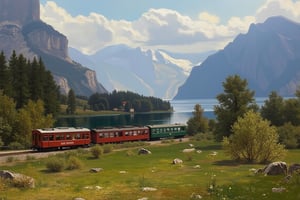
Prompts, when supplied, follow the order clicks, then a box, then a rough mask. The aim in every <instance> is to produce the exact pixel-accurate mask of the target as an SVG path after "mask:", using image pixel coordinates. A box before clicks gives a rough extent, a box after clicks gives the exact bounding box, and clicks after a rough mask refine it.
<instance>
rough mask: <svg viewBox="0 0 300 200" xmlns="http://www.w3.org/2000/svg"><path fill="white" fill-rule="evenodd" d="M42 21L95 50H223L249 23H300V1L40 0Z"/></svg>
mask: <svg viewBox="0 0 300 200" xmlns="http://www.w3.org/2000/svg"><path fill="white" fill-rule="evenodd" d="M40 2H41V19H42V20H43V21H45V22H46V23H48V24H50V25H52V26H53V27H54V28H55V29H56V30H58V31H59V32H61V33H63V34H64V35H66V36H67V37H68V40H69V46H71V47H74V48H76V49H78V50H80V51H82V52H83V53H86V54H93V53H95V52H96V51H98V50H99V49H101V48H103V47H106V46H110V45H117V44H126V45H128V46H131V47H143V48H147V49H165V50H169V51H170V50H171V51H176V52H205V51H211V50H218V49H222V48H224V46H225V45H226V44H228V42H230V41H232V40H233V39H234V38H235V37H236V36H237V35H238V34H243V33H246V32H247V31H248V28H249V26H250V24H251V23H261V22H263V21H264V20H266V19H267V18H268V17H270V16H274V15H282V16H285V17H287V18H289V19H291V20H294V21H296V22H300V0H248V1H246V0H185V1H183V0H107V1H106V0H40Z"/></svg>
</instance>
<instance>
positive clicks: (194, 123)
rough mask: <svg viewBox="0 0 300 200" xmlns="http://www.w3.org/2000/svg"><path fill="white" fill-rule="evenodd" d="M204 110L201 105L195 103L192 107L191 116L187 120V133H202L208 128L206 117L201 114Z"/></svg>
mask: <svg viewBox="0 0 300 200" xmlns="http://www.w3.org/2000/svg"><path fill="white" fill-rule="evenodd" d="M203 112H204V110H203V109H202V108H201V105H199V104H196V105H195V107H194V112H193V117H191V118H190V119H189V120H188V121H187V133H188V134H189V135H194V134H196V133H204V132H206V131H207V130H208V128H209V127H208V119H207V118H205V117H204V116H203Z"/></svg>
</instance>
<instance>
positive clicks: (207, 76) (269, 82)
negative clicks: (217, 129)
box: [175, 16, 300, 99]
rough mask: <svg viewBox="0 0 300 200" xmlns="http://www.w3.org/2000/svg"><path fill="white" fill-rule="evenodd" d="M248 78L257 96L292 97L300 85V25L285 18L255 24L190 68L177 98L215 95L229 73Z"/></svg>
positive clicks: (249, 84)
mask: <svg viewBox="0 0 300 200" xmlns="http://www.w3.org/2000/svg"><path fill="white" fill-rule="evenodd" d="M234 74H238V75H240V76H241V77H242V78H245V79H247V81H248V86H249V88H250V89H251V90H254V91H255V95H256V96H258V97H259V96H261V97H266V96H268V95H269V94H270V92H271V91H276V92H278V93H279V94H280V95H282V96H293V95H294V93H295V90H296V89H297V87H299V86H300V24H299V23H295V22H293V21H290V20H288V19H286V18H284V17H281V16H277V17H271V18H269V19H267V20H266V21H265V22H264V23H261V24H252V25H251V26H250V28H249V31H248V33H247V34H240V35H238V36H237V37H236V38H235V39H234V41H233V42H231V43H229V44H228V45H227V46H226V47H225V48H224V49H223V50H221V51H218V52H217V53H215V54H213V55H211V56H209V57H208V58H207V59H206V60H205V61H204V62H203V63H202V64H201V65H199V66H196V67H194V68H193V70H192V71H191V74H190V76H189V77H188V78H187V80H186V82H185V83H184V84H183V85H182V86H181V87H180V88H179V90H178V93H177V95H176V96H175V99H196V98H215V97H216V95H218V94H219V93H222V92H223V87H222V82H224V81H225V79H226V77H228V76H229V75H234Z"/></svg>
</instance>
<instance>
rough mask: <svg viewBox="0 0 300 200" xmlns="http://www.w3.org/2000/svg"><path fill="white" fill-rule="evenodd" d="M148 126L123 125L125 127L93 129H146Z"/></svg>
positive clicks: (95, 129)
mask: <svg viewBox="0 0 300 200" xmlns="http://www.w3.org/2000/svg"><path fill="white" fill-rule="evenodd" d="M145 128H148V127H147V126H123V127H101V128H94V129H92V130H93V131H105V130H136V129H145Z"/></svg>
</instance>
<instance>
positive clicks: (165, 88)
mask: <svg viewBox="0 0 300 200" xmlns="http://www.w3.org/2000/svg"><path fill="white" fill-rule="evenodd" d="M69 52H70V57H71V58H72V59H73V60H76V61H78V62H80V63H82V64H84V65H86V66H91V68H92V69H94V70H95V71H96V72H97V75H98V79H99V80H101V83H102V84H103V85H104V87H105V88H106V89H107V90H109V91H112V90H114V89H116V90H125V91H127V90H128V91H133V92H136V93H139V94H142V95H145V96H155V97H159V98H164V99H171V98H173V97H174V96H175V94H176V93H177V89H178V87H179V86H180V85H182V84H183V83H184V81H185V80H186V78H187V77H188V75H189V73H190V71H191V69H192V67H193V66H194V65H195V64H193V63H192V62H191V61H189V60H188V59H182V58H180V57H184V56H186V57H188V56H190V55H188V54H186V55H184V54H178V55H175V54H174V55H175V56H176V58H175V57H172V56H170V55H169V53H168V52H166V51H163V50H149V49H142V48H139V47H138V48H131V47H128V46H126V45H122V44H121V45H115V46H109V47H106V48H104V49H102V50H100V51H98V52H97V53H95V54H93V55H84V54H82V53H80V52H79V51H78V50H76V49H70V50H69ZM198 55H199V57H201V56H200V55H201V54H198ZM192 56H194V57H195V55H192ZM200 61H201V58H200V59H199V60H198V62H200Z"/></svg>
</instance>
